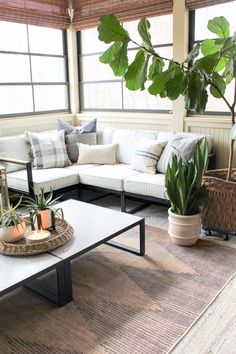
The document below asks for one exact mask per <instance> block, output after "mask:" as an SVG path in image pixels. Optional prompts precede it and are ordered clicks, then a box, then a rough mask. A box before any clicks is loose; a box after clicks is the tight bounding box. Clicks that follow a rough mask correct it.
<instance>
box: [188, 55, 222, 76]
mask: <svg viewBox="0 0 236 354" xmlns="http://www.w3.org/2000/svg"><path fill="white" fill-rule="evenodd" d="M218 61H219V52H216V53H214V54H210V55H207V56H205V57H202V58H200V59H198V60H197V61H196V62H195V64H194V66H196V67H197V68H198V69H203V70H204V71H205V72H206V73H207V74H211V73H212V71H213V70H214V68H215V67H216V65H217V64H218Z"/></svg>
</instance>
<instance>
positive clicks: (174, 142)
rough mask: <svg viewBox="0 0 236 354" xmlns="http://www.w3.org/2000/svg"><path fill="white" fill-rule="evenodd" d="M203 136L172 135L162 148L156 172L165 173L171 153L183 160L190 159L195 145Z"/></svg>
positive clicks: (170, 159)
mask: <svg viewBox="0 0 236 354" xmlns="http://www.w3.org/2000/svg"><path fill="white" fill-rule="evenodd" d="M203 138H204V137H203V136H191V137H187V136H184V135H174V136H173V137H172V139H171V140H170V141H169V142H168V144H167V145H166V147H165V148H164V150H163V152H162V154H161V157H160V159H159V161H158V163H157V170H158V172H161V173H166V170H167V166H168V164H170V163H171V161H172V157H173V155H177V156H180V157H182V158H183V159H185V160H189V159H191V158H192V157H193V151H194V147H195V145H196V144H197V143H198V142H199V141H201V140H203Z"/></svg>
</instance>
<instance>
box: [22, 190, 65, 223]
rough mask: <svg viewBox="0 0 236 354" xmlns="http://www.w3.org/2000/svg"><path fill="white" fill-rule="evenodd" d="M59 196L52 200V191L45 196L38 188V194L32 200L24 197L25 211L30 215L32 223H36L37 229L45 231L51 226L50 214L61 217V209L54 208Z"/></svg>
mask: <svg viewBox="0 0 236 354" xmlns="http://www.w3.org/2000/svg"><path fill="white" fill-rule="evenodd" d="M60 198H61V195H60V196H58V197H56V198H53V190H52V189H51V190H50V192H49V193H48V194H47V195H46V194H45V193H44V188H40V193H39V194H36V195H35V197H34V198H31V197H26V198H25V203H24V205H25V206H26V209H27V210H28V211H29V212H31V213H32V216H33V219H34V221H37V226H38V228H39V229H41V228H42V229H43V230H46V229H48V228H50V227H52V226H53V222H52V221H53V218H52V213H54V215H58V216H62V209H60V208H59V209H56V208H55V207H54V206H55V204H56V202H58V201H59V199H60Z"/></svg>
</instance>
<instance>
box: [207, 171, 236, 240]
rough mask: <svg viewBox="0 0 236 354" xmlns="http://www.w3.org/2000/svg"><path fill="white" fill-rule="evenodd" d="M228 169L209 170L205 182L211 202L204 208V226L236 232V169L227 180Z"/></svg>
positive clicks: (219, 230)
mask: <svg viewBox="0 0 236 354" xmlns="http://www.w3.org/2000/svg"><path fill="white" fill-rule="evenodd" d="M226 176H227V169H221V170H211V171H207V172H206V174H205V176H204V177H203V183H204V184H205V186H206V188H207V189H208V191H209V198H210V202H209V203H208V204H207V205H205V206H204V207H203V208H202V211H201V217H202V227H203V228H204V229H206V230H214V231H218V232H221V233H226V234H228V233H232V232H236V169H233V171H232V175H231V181H226Z"/></svg>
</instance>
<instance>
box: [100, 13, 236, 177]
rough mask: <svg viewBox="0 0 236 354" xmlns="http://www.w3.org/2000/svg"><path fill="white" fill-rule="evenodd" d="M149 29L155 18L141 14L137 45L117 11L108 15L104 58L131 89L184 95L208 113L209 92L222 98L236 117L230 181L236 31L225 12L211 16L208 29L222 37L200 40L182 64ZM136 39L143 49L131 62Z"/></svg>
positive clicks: (171, 96)
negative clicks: (159, 46)
mask: <svg viewBox="0 0 236 354" xmlns="http://www.w3.org/2000/svg"><path fill="white" fill-rule="evenodd" d="M149 29H150V23H149V21H148V20H147V19H146V18H145V17H143V18H141V19H140V21H139V23H138V29H137V30H138V33H139V36H140V40H141V41H140V43H137V42H136V41H134V40H133V39H132V38H131V37H130V35H129V33H128V32H127V31H126V30H125V29H124V27H123V25H122V24H121V23H120V22H119V21H118V19H117V18H116V16H115V15H113V14H108V15H104V16H102V17H101V18H100V24H99V26H98V33H99V37H98V38H99V40H101V41H103V42H105V43H108V44H111V46H110V47H109V48H108V49H107V51H105V52H104V53H103V54H102V55H101V56H100V61H101V62H102V63H104V64H108V65H110V67H111V69H112V70H113V73H114V75H115V76H123V77H124V80H125V83H126V87H127V88H128V89H129V90H145V89H146V90H148V92H149V93H150V94H151V95H159V96H160V97H162V98H164V97H168V98H169V99H170V100H176V99H177V98H178V97H179V96H180V95H182V96H184V98H185V107H186V109H189V110H193V111H195V112H196V113H203V112H204V111H205V109H206V104H207V101H208V95H209V94H210V95H212V96H214V97H215V98H218V99H222V100H223V101H224V103H225V104H226V106H227V108H228V110H229V112H230V114H231V121H232V130H231V133H230V154H229V164H228V175H227V180H229V179H230V176H231V171H232V161H233V148H234V142H235V139H236V125H235V105H236V33H234V34H230V28H229V23H228V21H227V20H226V19H225V18H224V17H223V16H220V17H215V18H213V19H211V20H209V22H208V29H209V31H211V32H212V33H214V35H215V36H216V39H205V40H203V41H202V42H201V43H197V44H196V45H195V47H194V48H193V49H192V50H191V52H190V53H189V54H188V55H187V58H186V59H185V61H184V62H182V63H180V62H177V61H175V60H173V59H171V58H165V57H163V56H161V55H159V54H158V52H157V51H156V49H155V48H154V46H153V44H152V39H151V35H150V33H149ZM130 42H132V43H133V44H135V45H136V46H137V47H138V48H139V50H138V51H137V54H136V56H135V58H134V60H133V61H132V62H131V63H129V60H128V45H129V43H130ZM190 63H191V65H190ZM150 81H151V84H150ZM232 81H233V82H234V93H233V97H232V98H231V100H229V99H228V98H227V97H226V95H225V91H226V87H227V85H228V84H230V83H231V82H232ZM148 85H149V86H148Z"/></svg>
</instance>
